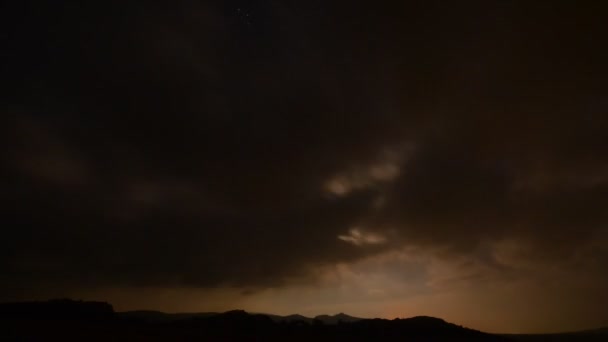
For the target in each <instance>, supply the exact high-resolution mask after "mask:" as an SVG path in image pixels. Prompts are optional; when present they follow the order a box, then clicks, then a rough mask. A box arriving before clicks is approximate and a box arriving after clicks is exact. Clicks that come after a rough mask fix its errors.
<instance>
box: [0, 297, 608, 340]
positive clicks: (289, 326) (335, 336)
mask: <svg viewBox="0 0 608 342" xmlns="http://www.w3.org/2000/svg"><path fill="white" fill-rule="evenodd" d="M0 319H1V323H0V328H1V330H0V340H1V341H7V340H8V341H13V340H15V341H38V340H41V341H42V340H47V341H48V340H81V341H85V340H86V341H91V340H95V341H116V340H122V341H133V340H139V341H314V340H320V341H519V340H520V338H523V339H521V341H553V340H552V339H548V340H545V339H534V338H540V337H539V336H532V337H530V336H499V335H492V334H486V333H483V332H479V331H476V330H472V329H467V328H463V327H461V326H458V325H454V324H451V323H447V322H445V321H443V320H441V319H438V318H432V317H413V318H408V319H395V320H385V319H359V318H355V317H351V316H348V315H344V314H339V315H335V316H326V315H324V316H318V317H316V318H314V319H312V318H307V317H303V316H299V315H292V316H286V317H282V316H274V315H264V314H249V313H246V312H244V311H229V312H225V313H201V314H165V313H161V312H153V311H134V312H126V313H116V312H114V310H113V309H112V306H111V305H109V304H107V303H102V302H81V301H71V300H56V301H49V302H28V303H7V304H0ZM605 336H606V335H604V337H605ZM578 337H581V336H578ZM530 338H532V339H530ZM555 341H562V340H561V339H557V340H555ZM564 341H570V340H564ZM576 341H584V340H581V339H576ZM594 341H595V340H594Z"/></svg>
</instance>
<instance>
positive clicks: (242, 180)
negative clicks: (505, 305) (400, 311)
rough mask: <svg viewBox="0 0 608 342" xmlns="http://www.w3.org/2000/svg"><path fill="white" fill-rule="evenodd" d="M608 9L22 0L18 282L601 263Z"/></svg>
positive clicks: (7, 14)
mask: <svg viewBox="0 0 608 342" xmlns="http://www.w3.org/2000/svg"><path fill="white" fill-rule="evenodd" d="M601 7H602V5H599V4H593V5H591V4H588V6H586V7H585V6H582V5H580V6H579V5H573V4H571V3H566V2H538V3H535V4H528V3H524V2H500V3H498V2H497V3H491V4H490V3H488V2H483V4H477V5H473V4H467V5H465V4H462V3H459V4H451V3H450V4H446V3H445V2H437V3H434V2H425V4H424V5H422V4H413V3H410V4H408V5H403V4H402V5H384V7H383V6H382V5H373V6H372V5H369V4H359V3H358V2H355V3H353V2H341V1H335V2H329V3H328V2H321V1H311V2H307V3H306V4H301V3H296V2H289V1H288V2H284V3H282V4H274V3H271V2H265V1H260V2H256V3H250V2H239V1H228V2H198V1H181V2H179V3H178V4H171V5H168V4H162V3H161V2H146V3H145V4H144V3H141V4H136V3H135V2H134V3H132V4H130V5H126V4H124V3H123V2H118V1H109V2H104V4H103V5H100V4H80V5H73V6H72V5H68V4H57V3H54V4H47V5H44V4H41V5H37V6H34V5H28V4H12V5H7V7H6V8H5V9H4V10H3V11H2V12H3V14H2V23H3V24H2V31H3V32H5V33H4V36H3V40H4V42H3V49H4V51H5V52H4V53H3V54H2V65H3V66H2V68H3V69H2V71H3V73H4V75H6V77H5V83H6V85H8V88H9V89H8V92H7V93H5V94H4V96H3V101H2V107H1V108H2V111H3V112H4V114H3V118H2V127H3V128H2V131H3V141H2V145H3V152H5V153H3V157H2V160H1V162H2V165H3V171H2V176H3V177H2V179H3V180H2V186H3V193H2V195H1V196H2V200H3V203H4V204H3V214H2V229H3V236H4V238H3V239H2V242H0V246H1V248H0V249H1V250H2V252H1V253H2V254H1V259H0V265H2V269H3V270H5V271H6V272H3V276H2V278H4V280H5V281H3V282H2V283H4V284H9V285H8V286H14V287H15V289H19V288H20V287H22V285H23V284H30V290H31V291H32V292H35V291H37V290H36V289H35V288H34V287H35V286H34V285H31V284H40V286H41V287H43V286H45V284H54V285H53V286H57V287H59V288H63V287H65V288H88V287H96V286H110V285H111V286H131V285H145V286H148V285H149V286H179V285H188V286H201V287H217V286H241V287H252V288H255V287H265V286H278V285H284V284H286V283H288V282H289V281H292V280H293V279H299V278H298V277H305V276H306V275H307V274H308V272H309V271H310V269H311V268H314V267H318V266H320V265H327V264H332V263H336V262H348V261H354V260H358V259H360V258H362V257H365V256H368V255H371V254H375V253H378V252H381V251H387V250H390V249H393V248H398V247H400V246H402V245H403V244H410V245H415V246H419V247H420V246H422V247H429V248H435V247H447V248H448V249H449V250H450V253H460V254H470V253H473V254H474V253H477V252H478V251H479V246H480V245H483V243H486V242H488V241H494V240H501V239H511V238H513V239H522V240H525V241H530V242H531V243H532V244H533V245H534V246H535V248H536V250H537V254H538V255H544V256H546V258H548V260H550V261H551V262H554V263H560V264H564V265H565V264H567V263H574V264H576V262H580V260H581V259H580V258H583V259H582V260H585V261H589V262H591V263H596V264H597V267H598V268H600V267H603V266H604V265H606V262H607V259H606V250H605V249H601V248H599V247H593V248H595V249H593V248H592V249H589V248H590V247H589V248H588V246H589V244H590V242H591V241H593V240H594V239H598V237H599V238H600V239H605V236H606V235H605V231H606V228H605V227H606V223H607V219H608V218H607V217H606V214H605V210H604V208H603V203H605V202H606V200H607V199H608V198H607V195H608V193H607V191H606V189H607V188H606V186H607V184H608V173H606V172H608V169H607V165H608V159H607V157H606V154H605V151H606V149H607V148H608V138H607V137H608V135H606V134H605V132H606V130H607V129H608V120H607V119H606V118H607V117H608V116H606V115H605V112H606V110H607V109H608V98H607V94H606V90H605V84H604V81H605V78H606V76H607V73H606V71H607V70H606V64H605V60H606V57H608V56H607V52H608V51H607V50H606V48H605V46H606V44H604V43H605V38H606V37H605V33H604V32H603V24H604V23H603V21H604V20H603V17H602V15H601V13H602V8H601ZM240 11H245V12H246V13H249V14H250V16H246V18H245V17H244V14H243V13H241V12H240ZM404 146H405V147H404ZM332 181H334V183H331V182H332ZM336 182H337V183H336ZM328 184H333V185H334V186H335V185H336V184H338V185H337V186H339V187H340V188H339V189H338V190H337V191H334V190H336V188H335V187H334V188H331V186H330V187H329V188H328ZM332 189H333V190H332ZM332 191H333V192H332ZM354 227H359V228H358V229H360V230H357V232H359V233H357V234H363V235H361V236H358V237H352V236H351V237H350V238H346V241H347V242H348V241H351V242H352V241H356V242H357V243H345V241H344V239H343V240H341V239H339V238H338V237H339V236H345V235H344V234H348V232H349V231H351V230H352V229H354ZM351 233H352V231H351ZM368 233H369V234H376V235H369V236H383V237H385V239H383V240H378V239H375V240H374V239H373V238H369V239H367V240H366V235H364V234H368ZM369 236H368V237H369ZM354 239H356V240H354ZM365 241H368V242H369V241H372V242H370V243H366V242H365ZM380 241H381V242H380ZM472 251H473V252H472ZM585 253H587V254H585ZM482 254H483V253H479V255H477V256H476V257H478V258H480V259H483V258H484V257H486V256H483V255H482ZM583 256H584V257H583ZM534 257H535V256H530V258H534ZM577 258H578V259H577ZM576 260H579V261H576ZM595 269H596V268H593V270H595ZM11 284H12V285H11ZM15 289H13V290H12V291H16V290H15ZM10 295H11V294H10V293H9V294H8V296H10Z"/></svg>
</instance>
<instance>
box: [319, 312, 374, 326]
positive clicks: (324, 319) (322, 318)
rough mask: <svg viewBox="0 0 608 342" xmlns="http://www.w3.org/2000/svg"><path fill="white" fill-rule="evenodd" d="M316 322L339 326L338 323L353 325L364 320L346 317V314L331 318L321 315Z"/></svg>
mask: <svg viewBox="0 0 608 342" xmlns="http://www.w3.org/2000/svg"><path fill="white" fill-rule="evenodd" d="M314 319H315V320H318V321H321V322H323V323H325V324H338V323H352V322H357V321H360V320H362V319H363V318H358V317H353V316H349V315H346V314H344V313H339V314H337V315H333V316H329V315H319V316H316V317H315V318H314Z"/></svg>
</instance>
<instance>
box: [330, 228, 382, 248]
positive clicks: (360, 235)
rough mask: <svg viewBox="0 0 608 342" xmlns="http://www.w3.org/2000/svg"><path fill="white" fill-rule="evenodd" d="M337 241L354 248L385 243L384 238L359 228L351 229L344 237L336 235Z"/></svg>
mask: <svg viewBox="0 0 608 342" xmlns="http://www.w3.org/2000/svg"><path fill="white" fill-rule="evenodd" d="M338 239H340V240H342V241H344V242H348V243H351V244H353V245H355V246H365V245H380V244H383V243H386V242H387V239H386V237H384V236H382V235H380V234H377V233H372V232H367V231H364V230H361V229H359V228H352V229H350V230H349V231H348V234H346V235H338Z"/></svg>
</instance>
